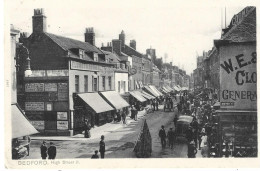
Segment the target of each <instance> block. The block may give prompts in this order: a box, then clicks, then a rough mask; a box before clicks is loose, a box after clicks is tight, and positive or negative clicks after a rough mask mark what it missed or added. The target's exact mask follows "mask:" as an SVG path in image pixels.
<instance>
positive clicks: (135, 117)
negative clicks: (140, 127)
mask: <svg viewBox="0 0 260 171" xmlns="http://www.w3.org/2000/svg"><path fill="white" fill-rule="evenodd" d="M134 114H135V115H134V119H135V121H137V114H138V110H137V109H135V110H134Z"/></svg>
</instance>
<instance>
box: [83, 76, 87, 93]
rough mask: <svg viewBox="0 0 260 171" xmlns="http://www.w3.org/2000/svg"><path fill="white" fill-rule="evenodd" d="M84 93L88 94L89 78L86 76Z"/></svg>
mask: <svg viewBox="0 0 260 171" xmlns="http://www.w3.org/2000/svg"><path fill="white" fill-rule="evenodd" d="M84 91H85V92H88V76H87V75H85V76H84Z"/></svg>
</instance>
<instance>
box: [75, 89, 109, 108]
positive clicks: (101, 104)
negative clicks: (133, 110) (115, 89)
mask: <svg viewBox="0 0 260 171" xmlns="http://www.w3.org/2000/svg"><path fill="white" fill-rule="evenodd" d="M78 96H79V97H80V98H81V99H82V100H83V101H84V102H85V103H86V104H87V105H88V106H89V107H91V108H92V109H93V110H94V111H95V112H96V113H102V112H107V111H111V110H114V109H113V108H112V107H111V106H110V105H109V104H108V103H107V102H106V101H105V100H104V99H103V98H102V97H101V96H100V95H99V94H98V93H82V94H78Z"/></svg>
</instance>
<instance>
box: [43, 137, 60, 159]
mask: <svg viewBox="0 0 260 171" xmlns="http://www.w3.org/2000/svg"><path fill="white" fill-rule="evenodd" d="M40 149H41V157H42V159H43V160H45V159H46V158H47V157H48V159H50V160H54V159H55V158H56V153H57V150H56V147H55V145H54V143H53V142H50V146H49V147H47V145H46V141H43V142H42V145H41V147H40Z"/></svg>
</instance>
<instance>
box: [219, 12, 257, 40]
mask: <svg viewBox="0 0 260 171" xmlns="http://www.w3.org/2000/svg"><path fill="white" fill-rule="evenodd" d="M246 8H248V7H246ZM221 40H230V41H232V42H249V41H256V8H255V7H252V8H251V9H250V11H249V12H248V13H247V15H246V16H245V17H244V18H243V19H242V20H241V21H240V22H239V23H237V25H235V26H233V27H232V28H231V29H230V30H229V31H228V32H227V33H226V34H225V35H224V36H223V37H222V38H221Z"/></svg>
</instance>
